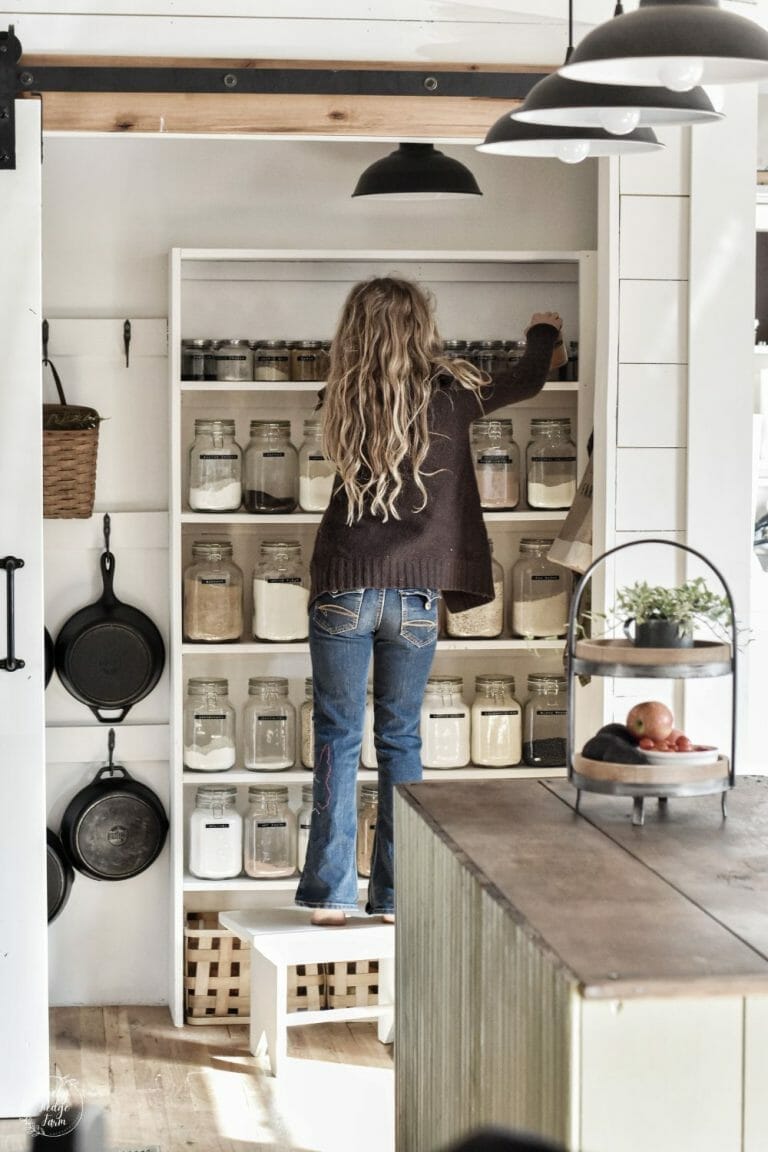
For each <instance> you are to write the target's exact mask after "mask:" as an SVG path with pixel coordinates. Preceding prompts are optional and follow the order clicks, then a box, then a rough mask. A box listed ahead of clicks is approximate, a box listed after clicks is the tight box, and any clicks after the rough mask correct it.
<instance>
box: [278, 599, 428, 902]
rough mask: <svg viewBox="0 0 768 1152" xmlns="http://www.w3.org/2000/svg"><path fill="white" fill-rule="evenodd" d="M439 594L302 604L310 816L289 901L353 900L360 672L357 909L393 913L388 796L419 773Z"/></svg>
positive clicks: (393, 895)
mask: <svg viewBox="0 0 768 1152" xmlns="http://www.w3.org/2000/svg"><path fill="white" fill-rule="evenodd" d="M438 598H439V594H438V593H437V592H435V591H433V590H432V589H428V588H358V589H355V590H354V591H350V592H324V593H322V594H321V595H320V596H318V597H317V598H316V599H315V600H314V601H313V602H312V605H311V608H310V615H309V647H310V652H311V655H312V687H313V701H314V707H313V712H314V737H315V770H314V780H313V806H312V822H311V825H310V831H309V840H308V843H307V854H306V860H305V863H304V869H303V872H302V876H301V880H300V882H299V886H298V889H297V892H296V903H297V904H299V905H301V906H302V907H304V908H338V909H344V910H345V911H355V910H356V909H357V907H358V877H357V864H356V833H357V807H356V795H357V769H358V765H359V763H360V749H361V746H362V741H363V723H364V719H365V698H366V688H367V683H368V670H369V667H370V664H371V660H373V709H374V713H373V717H374V719H373V732H374V745H375V748H376V758H377V762H378V773H379V803H378V815H377V819H376V833H375V837H374V847H373V857H372V861H371V875H370V879H369V882H368V900H367V903H366V911H367V912H369V913H370V914H372V915H377V914H378V915H380V914H382V913H391V912H394V905H395V892H394V872H393V866H394V864H393V823H392V800H393V790H394V786H395V785H396V784H407V783H411V782H413V781H415V780H420V779H421V735H420V718H421V701H422V697H423V695H424V689H425V687H426V683H427V677H428V676H429V670H430V668H431V665H432V658H433V656H434V652H435V643H436V641H437V602H438Z"/></svg>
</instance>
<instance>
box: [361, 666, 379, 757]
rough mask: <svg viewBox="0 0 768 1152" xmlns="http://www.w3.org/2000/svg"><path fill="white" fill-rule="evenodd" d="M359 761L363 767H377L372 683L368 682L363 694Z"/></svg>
mask: <svg viewBox="0 0 768 1152" xmlns="http://www.w3.org/2000/svg"><path fill="white" fill-rule="evenodd" d="M360 763H361V764H362V766H363V768H378V766H379V760H378V757H377V755H376V744H375V742H374V739H373V685H372V684H369V685H368V689H367V691H366V694H365V716H364V719H363V743H362V747H361V749H360Z"/></svg>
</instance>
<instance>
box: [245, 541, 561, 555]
mask: <svg viewBox="0 0 768 1152" xmlns="http://www.w3.org/2000/svg"><path fill="white" fill-rule="evenodd" d="M550 543H551V541H550ZM259 552H260V553H261V555H262V556H280V555H283V554H284V555H288V556H300V555H301V544H300V543H299V541H298V540H262V542H261V544H260V545H259Z"/></svg>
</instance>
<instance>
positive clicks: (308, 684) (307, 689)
mask: <svg viewBox="0 0 768 1152" xmlns="http://www.w3.org/2000/svg"><path fill="white" fill-rule="evenodd" d="M304 694H305V696H309V697H310V698H311V696H312V677H311V676H307V677H305V679H304Z"/></svg>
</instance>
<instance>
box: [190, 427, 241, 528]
mask: <svg viewBox="0 0 768 1152" xmlns="http://www.w3.org/2000/svg"><path fill="white" fill-rule="evenodd" d="M242 500H243V454H242V452H241V450H240V445H239V444H238V443H237V441H236V440H235V422H234V420H195V439H194V441H193V443H192V445H191V447H190V449H189V506H190V508H191V509H192V511H193V512H235V511H236V510H237V509H238V508H239V507H240V505H241V503H242Z"/></svg>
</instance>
